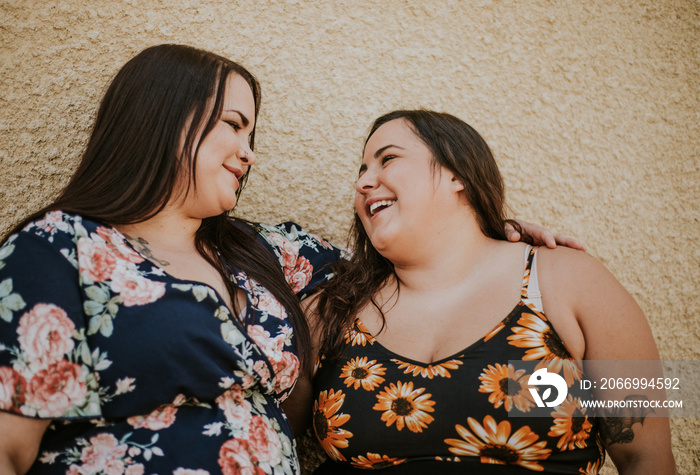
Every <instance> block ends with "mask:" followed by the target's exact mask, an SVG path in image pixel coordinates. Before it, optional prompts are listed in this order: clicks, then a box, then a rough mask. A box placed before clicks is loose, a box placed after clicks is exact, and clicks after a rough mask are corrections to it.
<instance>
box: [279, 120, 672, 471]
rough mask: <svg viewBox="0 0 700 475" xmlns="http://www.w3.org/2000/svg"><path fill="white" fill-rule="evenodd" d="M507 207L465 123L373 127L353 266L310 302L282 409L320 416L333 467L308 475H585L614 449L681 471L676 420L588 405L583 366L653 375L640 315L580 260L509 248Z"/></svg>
mask: <svg viewBox="0 0 700 475" xmlns="http://www.w3.org/2000/svg"><path fill="white" fill-rule="evenodd" d="M503 209H504V190H503V184H502V179H501V176H500V173H499V170H498V167H497V165H496V163H495V160H494V158H493V156H492V154H491V152H490V150H489V147H488V146H487V144H486V143H485V142H484V140H483V139H482V138H481V137H480V136H479V134H478V133H477V132H476V131H474V130H473V129H472V128H471V127H470V126H469V125H467V124H466V123H464V122H463V121H461V120H460V119H457V118H455V117H453V116H451V115H448V114H443V113H436V112H431V111H423V110H420V111H395V112H392V113H389V114H387V115H385V116H382V117H380V118H379V119H377V121H375V123H374V125H373V127H372V128H371V131H370V133H369V136H368V139H367V141H366V142H365V148H364V155H363V160H362V164H361V166H360V172H359V178H358V180H357V183H356V198H355V211H356V214H355V221H354V228H353V237H354V245H353V254H352V257H351V259H350V260H349V262H347V263H342V264H341V265H340V266H338V268H337V269H336V275H335V278H334V279H332V280H331V281H329V282H327V283H325V284H323V291H322V292H321V293H320V295H318V296H315V297H314V298H313V299H309V301H307V302H309V304H308V308H307V314H308V315H310V318H311V325H312V328H316V331H315V332H314V333H315V335H316V336H315V339H316V340H317V342H318V345H317V348H318V351H319V354H320V357H319V360H318V361H319V363H318V367H317V369H316V372H315V377H314V379H313V386H311V382H310V381H303V382H301V381H300V382H299V383H298V385H297V388H296V389H295V391H294V394H293V395H292V396H291V398H290V399H289V400H288V402H287V403H286V406H285V409H286V410H287V412H288V414H294V410H295V409H296V410H298V412H299V413H298V414H295V415H294V418H293V419H292V421H293V423H294V424H296V422H295V421H303V420H304V417H307V418H308V416H311V417H310V419H311V421H312V425H313V430H314V432H315V435H316V437H317V438H318V441H319V443H320V445H321V447H322V448H323V449H324V451H325V452H326V454H327V456H328V457H327V460H326V462H325V463H323V464H322V465H321V466H320V467H319V468H318V469H317V470H316V472H314V473H317V474H345V473H348V474H349V473H366V470H378V471H380V472H381V473H398V474H424V473H440V474H451V473H460V474H461V473H478V474H501V473H504V474H505V473H508V474H511V473H513V474H515V473H522V474H525V473H532V472H542V473H552V474H566V473H570V474H587V475H592V474H597V473H598V472H599V470H600V468H601V466H602V465H603V462H604V459H605V453H606V451H607V453H608V454H609V455H610V457H611V458H612V461H613V462H614V463H615V465H616V466H617V467H618V469H619V470H620V473H633V474H646V473H649V474H655V475H658V474H661V473H663V474H667V473H675V467H674V461H673V455H672V452H671V446H670V429H669V424H668V419H667V418H660V417H644V416H641V417H638V418H637V419H632V418H627V419H619V420H613V419H610V418H607V419H606V418H601V417H595V415H594V414H593V413H592V412H591V410H590V409H589V408H587V407H585V405H584V404H582V402H583V401H587V400H590V398H591V394H590V393H587V392H586V391H584V390H583V389H581V387H582V385H581V384H580V382H581V380H582V378H583V377H584V374H583V373H582V366H581V364H580V361H581V360H658V352H657V349H656V345H655V343H654V339H653V337H652V334H651V331H650V328H649V326H648V324H647V322H646V319H645V318H644V316H643V314H642V312H641V310H640V309H639V307H638V306H637V304H636V303H635V302H634V300H633V299H632V298H631V296H630V295H629V294H628V293H627V292H626V291H625V290H624V289H623V287H622V286H621V285H620V284H619V283H618V282H617V281H616V280H615V278H614V277H613V276H612V275H611V274H610V273H609V272H608V271H607V270H606V269H605V268H604V267H603V266H602V265H601V264H600V263H598V262H597V261H596V260H595V259H594V258H592V257H590V256H589V255H587V254H586V253H584V252H580V251H577V250H573V249H567V248H556V249H547V248H538V247H532V246H530V245H527V244H525V243H518V244H513V243H508V242H506V240H505V236H504V234H503V227H504V223H505V222H506V221H508V220H506V219H505V218H504V211H503ZM520 363H527V364H529V365H530V366H528V367H525V368H523V367H521V364H520ZM543 372H544V373H543ZM539 377H549V378H552V377H556V378H558V381H561V385H562V386H561V387H557V392H556V394H557V396H558V395H559V393H560V392H561V394H562V395H564V394H566V397H565V398H562V399H561V400H560V401H558V402H557V405H556V406H554V405H552V406H551V407H550V406H546V405H545V407H544V408H542V407H540V405H539V404H537V403H538V401H537V398H539V397H540V396H539V395H538V394H539V393H533V392H532V391H529V389H528V386H529V384H531V383H532V382H533V379H532V378H539ZM543 381H544V380H543ZM552 392H553V391H552ZM546 397H547V396H546V394H543V395H542V398H546ZM557 399H559V397H557ZM309 400H312V401H313V402H312V404H309V402H308V401H309ZM304 407H307V408H308V407H310V408H311V414H308V409H306V411H307V413H306V414H304V412H303V411H304ZM516 415H517V416H519V417H516Z"/></svg>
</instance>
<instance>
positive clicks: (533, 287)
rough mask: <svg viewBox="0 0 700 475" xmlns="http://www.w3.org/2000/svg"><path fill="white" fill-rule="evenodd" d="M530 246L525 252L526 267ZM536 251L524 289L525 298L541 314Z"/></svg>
mask: <svg viewBox="0 0 700 475" xmlns="http://www.w3.org/2000/svg"><path fill="white" fill-rule="evenodd" d="M530 249H531V246H527V249H526V250H525V265H527V258H528V256H529V255H530ZM537 251H538V249H535V255H534V256H532V266H531V267H530V280H529V282H528V284H527V287H526V288H525V298H526V299H527V300H529V301H530V302H532V304H533V305H534V306H535V308H536V309H537V310H538V311H540V312H543V310H542V294H541V293H540V286H539V283H538V281H537Z"/></svg>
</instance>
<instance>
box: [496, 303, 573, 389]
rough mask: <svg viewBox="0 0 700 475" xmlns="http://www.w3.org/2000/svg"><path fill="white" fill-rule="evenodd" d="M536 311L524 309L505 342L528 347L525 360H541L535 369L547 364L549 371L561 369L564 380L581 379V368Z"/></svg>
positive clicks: (570, 383)
mask: <svg viewBox="0 0 700 475" xmlns="http://www.w3.org/2000/svg"><path fill="white" fill-rule="evenodd" d="M530 310H532V311H533V312H534V313H535V314H534V315H533V314H530V313H523V314H522V316H521V318H520V319H519V320H518V325H522V326H515V327H513V335H510V336H509V337H508V343H509V344H511V345H513V346H517V347H518V348H529V349H528V350H527V351H526V352H525V356H523V359H524V360H530V361H532V360H542V362H541V363H539V364H538V365H537V369H540V368H548V371H551V372H554V373H560V372H561V371H562V369H563V372H564V379H565V380H566V384H567V385H568V386H571V385H572V384H573V383H574V381H575V380H576V381H578V380H580V379H581V370H580V368H579V367H578V365H577V364H576V362H575V361H574V360H572V359H571V355H570V354H569V351H568V350H567V349H566V347H565V346H564V344H563V343H562V341H561V339H559V337H558V336H557V335H556V333H554V331H553V330H552V328H551V327H549V326H548V325H547V324H546V323H545V322H546V321H547V318H546V317H545V316H544V315H542V314H541V313H540V312H538V311H537V310H533V309H530Z"/></svg>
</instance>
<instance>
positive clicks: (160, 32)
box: [0, 0, 700, 474]
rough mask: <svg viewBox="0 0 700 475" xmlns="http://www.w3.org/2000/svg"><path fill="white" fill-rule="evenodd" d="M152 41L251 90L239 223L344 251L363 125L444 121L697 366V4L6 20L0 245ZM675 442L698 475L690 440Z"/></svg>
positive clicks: (434, 5)
mask: <svg viewBox="0 0 700 475" xmlns="http://www.w3.org/2000/svg"><path fill="white" fill-rule="evenodd" d="M163 42H178V43H187V44H192V45H195V46H199V47H203V48H207V49H211V50H213V51H216V52H218V53H220V54H223V55H226V56H229V57H231V58H232V59H235V60H238V61H240V62H242V63H243V64H244V65H246V66H247V67H248V68H250V69H251V70H252V71H253V72H254V73H255V74H256V75H257V76H258V77H259V79H260V80H261V82H262V86H263V108H262V115H261V117H260V121H259V138H258V140H257V144H256V145H257V151H256V152H257V155H258V158H259V165H258V166H256V170H255V172H254V174H253V176H252V178H251V181H250V186H249V188H248V189H247V191H246V192H245V193H244V196H243V201H242V204H241V206H240V207H239V209H238V213H239V214H240V215H242V216H244V217H248V218H254V219H257V220H259V221H265V222H278V221H281V220H286V219H293V220H296V221H297V222H299V223H301V224H303V225H304V226H306V227H307V228H309V229H311V230H312V231H314V232H317V233H319V234H321V235H324V236H327V237H329V238H331V239H333V240H335V241H337V242H341V243H342V242H344V240H345V236H346V230H347V225H348V222H349V219H350V209H351V198H352V195H353V179H354V177H355V176H356V170H357V165H358V159H359V152H360V147H361V142H362V138H363V136H364V133H365V131H366V129H367V127H368V126H369V124H370V122H371V120H372V119H374V118H375V117H376V116H378V115H379V114H381V113H384V112H387V111H388V110H391V109H393V108H398V107H427V108H434V109H438V110H443V111H446V112H450V113H453V114H455V115H458V116H460V117H461V118H463V119H465V120H466V121H467V122H469V123H470V124H472V125H473V126H474V127H475V128H476V129H477V130H478V131H479V132H480V133H481V134H482V135H483V136H484V137H485V138H486V139H487V141H488V142H489V143H490V144H491V146H492V147H493V149H494V152H495V154H496V156H497V159H498V160H499V163H500V164H501V167H502V170H503V172H504V175H505V179H506V183H507V187H508V193H509V195H508V196H509V204H510V206H511V208H512V209H513V213H514V214H515V215H516V216H519V217H522V218H526V219H529V220H532V221H535V222H539V223H542V224H544V225H545V226H548V227H550V228H552V229H554V230H557V231H561V232H565V233H568V234H570V235H573V236H577V237H578V238H580V239H581V240H582V241H583V242H584V243H585V244H587V245H588V247H589V252H590V253H591V254H593V255H595V256H596V257H598V258H599V259H600V260H601V261H602V262H603V263H605V264H606V265H607V266H608V267H609V268H610V269H611V271H612V272H613V273H614V274H615V275H616V276H617V277H618V278H619V280H620V281H621V282H622V283H623V284H624V285H625V287H626V288H627V289H628V290H629V291H630V292H631V293H632V295H633V296H634V297H635V298H636V299H637V301H638V302H639V303H640V305H641V306H642V308H643V309H644V311H645V313H646V315H647V317H648V319H649V321H650V323H651V325H652V329H653V331H654V334H655V336H656V338H657V341H658V345H659V348H660V351H661V355H662V358H664V359H700V348H699V346H700V345H699V343H700V325H699V323H700V316H699V309H698V307H699V305H698V304H699V303H700V298H699V297H698V292H699V291H700V289H699V288H698V282H700V247H699V246H698V244H697V242H698V235H699V234H700V222H699V220H700V211H699V209H698V198H699V197H700V193H699V192H700V180H699V179H700V133H699V132H700V126H699V125H698V124H699V123H700V107H699V106H700V87H699V84H700V3H698V1H697V0H654V1H645V0H629V1H627V0H625V1H613V2H610V1H603V0H595V1H587V2H581V1H577V0H557V1H550V0H528V1H524V0H523V1H498V0H494V1H490V0H474V1H457V0H430V1H425V0H421V1H418V0H368V1H348V0H322V1H308V2H304V1H299V0H286V1H282V0H276V1H275V0H259V1H253V0H240V1H235V0H229V1H222V0H196V1H195V0H159V1H153V2H150V1H145V0H144V1H138V0H73V1H56V0H46V1H38V0H2V1H0V106H1V107H0V166H1V172H0V232H3V231H5V230H7V229H8V228H9V226H10V225H11V224H12V223H14V222H16V221H17V220H18V219H19V218H20V217H21V216H22V215H24V214H25V213H26V212H27V211H29V210H32V209H36V208H37V207H39V206H40V205H42V204H43V203H45V202H46V200H48V199H50V198H51V197H52V196H54V195H55V193H56V192H57V190H58V189H60V187H61V186H62V185H63V184H65V183H66V181H67V179H68V177H69V176H70V174H71V172H72V170H73V169H74V167H75V165H76V161H77V159H78V157H79V154H80V152H81V148H82V146H83V145H84V143H85V140H86V135H87V133H88V130H89V126H90V124H91V120H92V118H93V115H94V113H95V110H96V107H97V103H98V100H99V98H100V96H101V93H102V91H103V90H104V87H105V85H106V84H107V82H108V81H109V79H110V77H111V76H112V75H113V74H114V73H115V72H116V70H117V69H118V68H119V67H120V66H121V65H122V64H123V63H124V62H125V61H126V60H127V59H129V58H130V57H131V56H133V55H134V54H135V53H137V52H138V51H140V50H141V49H143V48H144V47H146V46H149V45H152V44H157V43H163ZM672 428H673V442H674V451H675V454H676V458H677V461H678V466H679V471H680V473H688V474H689V473H698V472H700V462H699V461H698V459H699V458H700V449H699V448H698V447H699V446H700V420H699V419H674V420H672ZM607 470H608V471H607V472H606V473H613V472H612V471H610V469H609V468H608V469H607Z"/></svg>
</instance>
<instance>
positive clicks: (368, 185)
mask: <svg viewBox="0 0 700 475" xmlns="http://www.w3.org/2000/svg"><path fill="white" fill-rule="evenodd" d="M376 187H377V176H376V174H375V173H372V172H371V171H370V170H369V169H368V170H365V171H364V173H362V175H360V176H359V178H358V179H357V181H356V182H355V190H356V191H357V192H358V193H367V192H369V191H371V190H373V189H374V188H376Z"/></svg>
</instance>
